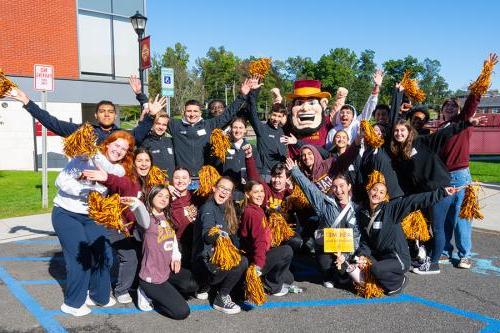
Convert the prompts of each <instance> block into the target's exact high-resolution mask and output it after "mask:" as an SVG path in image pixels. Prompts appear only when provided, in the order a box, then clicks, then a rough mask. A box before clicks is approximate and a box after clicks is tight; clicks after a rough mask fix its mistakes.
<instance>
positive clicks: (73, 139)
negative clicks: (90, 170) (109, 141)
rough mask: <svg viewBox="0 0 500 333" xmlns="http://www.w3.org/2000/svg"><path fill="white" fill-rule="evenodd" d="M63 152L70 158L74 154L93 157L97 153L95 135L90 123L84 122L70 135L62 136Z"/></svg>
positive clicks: (74, 155)
mask: <svg viewBox="0 0 500 333" xmlns="http://www.w3.org/2000/svg"><path fill="white" fill-rule="evenodd" d="M63 150H64V154H65V155H66V156H68V157H70V158H74V157H76V156H82V155H84V156H87V157H89V158H91V157H94V156H95V154H96V153H97V135H96V134H95V132H94V128H93V127H92V125H90V123H85V124H83V125H82V126H80V128H79V129H78V130H76V131H75V132H73V133H72V134H71V135H70V136H68V137H66V138H64V148H63Z"/></svg>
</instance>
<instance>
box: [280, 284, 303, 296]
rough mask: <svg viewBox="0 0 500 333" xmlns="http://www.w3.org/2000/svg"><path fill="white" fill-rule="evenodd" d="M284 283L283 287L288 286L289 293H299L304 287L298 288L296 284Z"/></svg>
mask: <svg viewBox="0 0 500 333" xmlns="http://www.w3.org/2000/svg"><path fill="white" fill-rule="evenodd" d="M284 285H285V287H287V288H288V292H289V293H292V294H300V293H302V292H304V289H302V288H300V287H298V286H296V285H294V284H286V283H285V284H284Z"/></svg>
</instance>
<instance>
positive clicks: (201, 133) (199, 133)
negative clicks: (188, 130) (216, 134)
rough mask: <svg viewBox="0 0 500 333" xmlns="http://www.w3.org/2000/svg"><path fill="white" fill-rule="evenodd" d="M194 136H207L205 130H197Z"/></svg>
mask: <svg viewBox="0 0 500 333" xmlns="http://www.w3.org/2000/svg"><path fill="white" fill-rule="evenodd" d="M196 134H198V136H202V135H207V131H205V129H204V128H202V129H201V130H197V131H196Z"/></svg>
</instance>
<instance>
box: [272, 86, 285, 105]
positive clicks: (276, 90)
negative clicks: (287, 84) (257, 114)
mask: <svg viewBox="0 0 500 333" xmlns="http://www.w3.org/2000/svg"><path fill="white" fill-rule="evenodd" d="M271 94H273V104H276V103H281V102H282V101H283V97H281V92H280V90H279V88H273V89H271Z"/></svg>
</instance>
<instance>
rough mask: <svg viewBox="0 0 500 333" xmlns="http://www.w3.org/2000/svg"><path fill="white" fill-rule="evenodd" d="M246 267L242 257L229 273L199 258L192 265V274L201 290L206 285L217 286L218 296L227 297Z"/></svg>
mask: <svg viewBox="0 0 500 333" xmlns="http://www.w3.org/2000/svg"><path fill="white" fill-rule="evenodd" d="M247 267H248V260H247V258H246V257H244V256H242V257H241V262H240V264H239V265H238V266H236V267H234V268H233V269H230V270H229V271H223V270H221V269H220V268H218V267H216V266H215V265H213V264H211V263H209V262H208V263H207V262H205V261H204V260H203V258H199V259H198V260H196V261H195V262H194V263H193V273H194V275H195V278H196V280H197V281H198V283H199V285H200V287H201V288H202V289H203V287H204V286H206V284H207V283H208V285H210V286H216V285H218V290H219V293H220V294H222V295H229V293H230V292H231V290H232V289H233V288H234V286H235V285H236V284H237V283H238V281H239V280H240V279H241V277H242V276H243V273H244V272H245V270H246V269H247Z"/></svg>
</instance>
